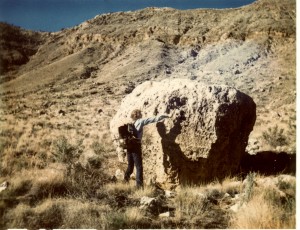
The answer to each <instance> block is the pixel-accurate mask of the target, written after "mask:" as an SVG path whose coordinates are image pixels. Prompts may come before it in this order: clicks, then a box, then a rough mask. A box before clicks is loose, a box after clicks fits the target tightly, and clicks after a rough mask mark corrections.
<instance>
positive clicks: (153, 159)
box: [110, 79, 256, 188]
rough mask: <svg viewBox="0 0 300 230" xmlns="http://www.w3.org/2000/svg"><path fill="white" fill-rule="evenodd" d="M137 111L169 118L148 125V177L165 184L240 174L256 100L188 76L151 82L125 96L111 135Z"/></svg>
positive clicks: (145, 143) (145, 141) (145, 139)
mask: <svg viewBox="0 0 300 230" xmlns="http://www.w3.org/2000/svg"><path fill="white" fill-rule="evenodd" d="M134 109H140V110H141V111H142V113H143V117H144V118H147V117H153V116H156V115H158V114H168V115H169V116H170V119H166V120H165V121H164V122H159V123H157V124H151V125H148V126H145V128H144V136H143V145H142V148H143V162H144V178H145V179H147V178H148V177H149V178H152V177H155V178H156V182H158V183H160V184H162V185H164V186H165V187H166V188H172V187H174V186H176V185H178V184H185V183H202V182H206V181H210V180H214V179H216V178H224V177H226V176H228V175H231V174H233V173H236V172H237V171H238V170H239V166H240V162H241V159H242V157H243V155H244V154H245V148H246V146H247V143H248V137H249V134H250V132H251V131H252V129H253V126H254V123H255V120H256V105H255V103H254V101H253V100H252V98H251V97H249V96H248V95H246V94H244V93H242V92H240V91H238V90H236V89H235V88H232V87H229V86H219V85H204V84H203V83H201V82H197V81H195V80H194V81H192V80H188V79H173V80H169V79H168V80H164V81H161V82H154V81H148V82H145V83H143V84H141V85H139V86H137V87H136V88H135V89H134V90H133V92H132V93H131V94H129V95H128V96H127V97H125V98H124V99H123V101H122V103H121V106H120V108H119V110H118V111H117V113H116V115H115V116H114V117H113V119H112V120H111V124H110V130H111V133H112V136H113V139H116V140H117V139H118V127H119V126H121V125H122V124H125V123H127V122H130V121H131V119H130V114H131V111H132V110H134Z"/></svg>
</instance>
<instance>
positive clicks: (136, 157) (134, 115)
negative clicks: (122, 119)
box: [124, 109, 168, 188]
mask: <svg viewBox="0 0 300 230" xmlns="http://www.w3.org/2000/svg"><path fill="white" fill-rule="evenodd" d="M130 117H131V119H132V120H133V125H134V127H135V130H133V132H134V135H135V137H137V139H135V140H134V142H133V143H132V145H130V146H129V147H128V149H127V160H128V167H127V170H126V172H125V177H124V180H125V181H126V182H128V181H129V178H130V175H131V174H132V173H133V168H134V166H135V167H136V186H137V187H138V188H141V187H143V161H142V146H141V141H142V137H143V127H144V126H145V125H148V124H151V123H155V122H159V121H162V120H163V119H164V118H168V116H166V115H161V116H156V117H151V118H145V119H142V112H141V110H139V109H135V110H133V111H132V112H131V116H130Z"/></svg>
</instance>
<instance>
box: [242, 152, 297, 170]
mask: <svg viewBox="0 0 300 230" xmlns="http://www.w3.org/2000/svg"><path fill="white" fill-rule="evenodd" d="M241 172H242V174H243V175H244V174H247V173H249V172H258V173H260V174H263V175H276V174H279V173H285V174H292V175H295V173H296V154H287V153H285V152H280V153H276V152H271V151H263V152H258V153H257V154H255V155H250V154H248V153H247V154H245V156H244V158H243V159H242V162H241Z"/></svg>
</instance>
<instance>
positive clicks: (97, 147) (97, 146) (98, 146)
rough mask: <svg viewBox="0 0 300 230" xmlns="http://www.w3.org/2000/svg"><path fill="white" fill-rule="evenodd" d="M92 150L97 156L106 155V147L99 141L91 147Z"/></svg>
mask: <svg viewBox="0 0 300 230" xmlns="http://www.w3.org/2000/svg"><path fill="white" fill-rule="evenodd" d="M91 148H92V149H93V150H94V152H95V153H96V154H97V155H102V154H103V153H105V147H104V145H103V144H101V143H100V142H98V141H94V142H93V143H92V145H91Z"/></svg>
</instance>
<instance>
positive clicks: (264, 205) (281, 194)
mask: <svg viewBox="0 0 300 230" xmlns="http://www.w3.org/2000/svg"><path fill="white" fill-rule="evenodd" d="M257 177H258V178H257V180H256V181H257V183H256V185H254V186H253V190H252V194H251V196H250V198H249V200H248V202H245V203H244V204H243V205H242V207H241V209H240V210H239V211H238V212H237V213H235V214H233V215H232V218H231V224H230V226H231V227H232V228H248V229H250V228H257V229H259V228H273V229H285V228H295V227H296V203H295V191H296V181H295V180H294V179H293V178H292V177H289V176H284V175H282V176H278V177H274V178H273V177H271V178H264V177H261V176H257ZM287 177H288V178H291V179H288V180H286V178H287Z"/></svg>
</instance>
